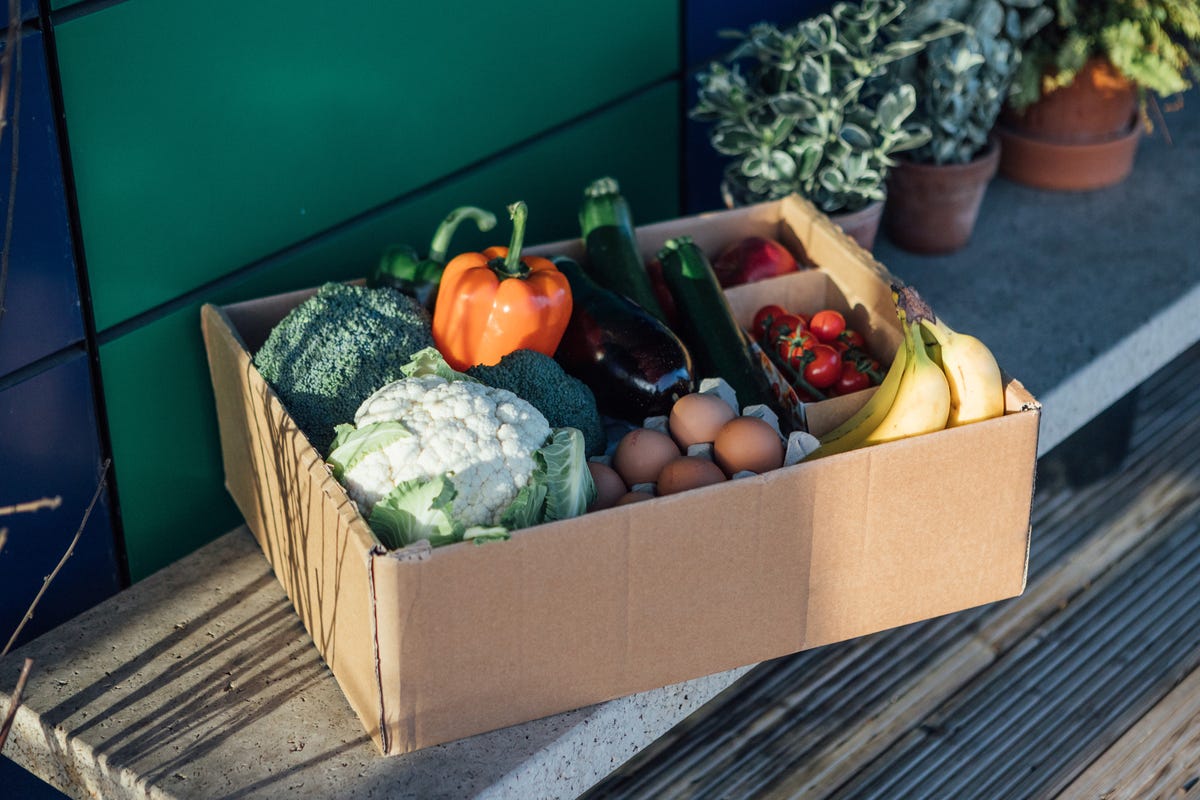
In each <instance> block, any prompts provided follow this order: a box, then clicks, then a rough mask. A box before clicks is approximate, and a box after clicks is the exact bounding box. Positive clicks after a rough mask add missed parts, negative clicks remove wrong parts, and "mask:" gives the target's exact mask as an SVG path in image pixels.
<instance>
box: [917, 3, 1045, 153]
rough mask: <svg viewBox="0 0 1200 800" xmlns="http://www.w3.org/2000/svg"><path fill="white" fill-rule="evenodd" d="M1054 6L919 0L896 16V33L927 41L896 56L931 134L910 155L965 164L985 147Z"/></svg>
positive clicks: (923, 122) (918, 109) (918, 114)
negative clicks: (1029, 45) (1030, 44)
mask: <svg viewBox="0 0 1200 800" xmlns="http://www.w3.org/2000/svg"><path fill="white" fill-rule="evenodd" d="M1052 16H1053V13H1052V12H1051V10H1050V9H1049V8H1047V7H1046V6H1045V3H1044V0H916V2H914V3H912V4H911V5H910V6H909V7H908V9H907V10H906V11H905V12H904V13H903V14H902V15H901V16H900V17H899V18H898V19H897V21H896V24H895V25H896V32H897V35H898V36H900V37H902V38H905V39H910V40H919V41H924V42H926V46H925V49H924V50H922V51H921V52H920V53H917V54H916V55H913V56H910V57H908V58H905V59H902V60H901V61H898V62H896V65H895V70H896V73H897V76H898V78H899V79H900V80H901V81H903V82H905V83H909V84H912V85H913V87H914V88H915V89H916V92H917V108H916V110H915V111H914V112H913V116H912V119H913V120H914V121H916V122H919V123H921V124H923V125H925V126H926V127H928V128H929V130H930V133H931V138H930V140H929V141H928V142H926V143H925V144H924V145H922V146H921V147H919V148H917V149H915V150H914V151H913V152H912V153H910V154H909V156H908V157H909V158H910V159H912V160H913V161H917V162H922V163H933V164H965V163H967V162H969V161H971V160H972V159H973V158H975V156H976V155H978V154H979V153H981V152H982V151H983V150H984V149H986V147H987V144H988V137H989V135H990V134H991V130H992V128H993V126H994V125H995V123H996V118H997V117H998V116H999V115H1000V109H1001V108H1002V107H1003V105H1004V102H1005V99H1006V98H1007V96H1008V94H1009V91H1010V89H1011V87H1012V84H1013V80H1014V77H1015V76H1016V74H1017V70H1018V68H1019V66H1020V64H1021V50H1022V47H1023V45H1024V44H1025V42H1026V41H1028V40H1029V39H1030V37H1032V36H1033V35H1034V34H1035V33H1037V32H1038V31H1039V30H1040V29H1041V28H1042V27H1043V26H1045V25H1046V24H1047V23H1048V22H1049V21H1050V19H1051V18H1052Z"/></svg>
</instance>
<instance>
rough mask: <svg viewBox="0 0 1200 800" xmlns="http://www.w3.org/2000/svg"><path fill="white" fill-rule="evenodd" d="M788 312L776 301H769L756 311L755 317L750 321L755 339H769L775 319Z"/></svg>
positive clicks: (761, 340) (762, 340) (751, 331)
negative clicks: (768, 335) (775, 302)
mask: <svg viewBox="0 0 1200 800" xmlns="http://www.w3.org/2000/svg"><path fill="white" fill-rule="evenodd" d="M787 313H788V312H787V309H785V308H784V307H783V306H777V305H775V304H774V303H769V304H767V305H765V306H763V307H762V308H760V309H759V310H758V311H755V312H754V319H753V320H752V321H751V322H750V333H751V334H753V336H754V339H755V341H758V342H765V341H767V333H768V332H769V331H770V330H771V328H773V327H774V326H775V321H776V320H778V319H779V318H780V317H782V316H783V315H784V314H787Z"/></svg>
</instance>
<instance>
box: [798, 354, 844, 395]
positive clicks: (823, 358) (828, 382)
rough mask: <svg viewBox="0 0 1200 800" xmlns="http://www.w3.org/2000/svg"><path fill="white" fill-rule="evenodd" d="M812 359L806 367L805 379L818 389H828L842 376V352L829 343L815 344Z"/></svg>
mask: <svg viewBox="0 0 1200 800" xmlns="http://www.w3.org/2000/svg"><path fill="white" fill-rule="evenodd" d="M809 352H811V353H812V358H811V360H809V361H808V363H807V364H806V365H805V367H804V379H805V380H806V381H808V382H809V383H811V384H812V385H813V386H815V387H816V388H818V389H828V388H829V387H830V386H833V385H834V384H835V383H837V381H838V378H840V377H841V376H842V354H841V353H839V352H838V351H837V350H836V349H834V348H833V347H831V346H830V345H827V344H814V345H813V346H812V348H811V350H810V351H809Z"/></svg>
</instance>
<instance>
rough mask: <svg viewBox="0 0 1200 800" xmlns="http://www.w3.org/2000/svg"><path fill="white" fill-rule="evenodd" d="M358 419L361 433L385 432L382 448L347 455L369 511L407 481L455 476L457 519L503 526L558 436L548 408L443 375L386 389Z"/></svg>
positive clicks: (349, 481)
mask: <svg viewBox="0 0 1200 800" xmlns="http://www.w3.org/2000/svg"><path fill="white" fill-rule="evenodd" d="M354 421H355V425H356V427H357V429H358V430H360V431H363V430H368V429H374V430H380V431H386V432H385V433H382V434H381V436H380V440H381V441H384V442H385V443H384V444H383V446H382V447H377V448H373V447H371V446H369V445H367V446H365V447H363V450H362V452H360V453H358V454H356V455H355V457H354V458H346V457H345V456H344V455H343V462H344V463H345V464H347V466H346V468H345V469H344V470H343V471H342V474H341V476H340V480H341V481H342V483H343V485H344V486H345V487H346V490H347V492H348V493H349V495H350V497H351V498H353V499H354V501H355V502H356V503H358V504H359V507H360V509H362V512H363V513H364V514H369V513H370V511H371V510H372V509H373V508H374V506H375V504H376V503H378V502H379V501H380V500H382V499H383V498H384V497H386V496H387V495H388V494H389V493H391V492H392V490H393V489H394V488H395V487H397V486H399V485H401V484H404V483H406V482H408V481H414V480H417V481H429V480H436V479H441V478H448V479H449V481H450V482H451V483H452V484H453V487H454V490H455V492H454V500H453V517H454V518H455V519H456V520H457V521H459V522H460V523H462V524H464V525H466V526H468V527H469V526H492V525H496V524H498V523H499V521H500V516H501V514H502V513H503V512H504V510H505V509H506V508H507V507H508V506H509V504H511V503H512V502H513V500H514V499H515V498H516V497H517V494H518V493H519V492H520V490H521V489H522V487H524V486H525V485H526V484H527V483H528V482H529V480H530V476H531V475H532V474H533V472H534V470H535V468H536V467H537V463H536V461H535V458H534V454H535V452H536V451H537V450H538V449H539V448H541V447H542V446H543V445H545V444H546V442H547V440H549V439H550V436H551V429H550V425H549V423H548V422H547V421H546V418H545V417H544V416H543V415H542V413H541V412H540V411H538V410H537V409H536V408H534V407H533V406H532V405H531V404H530V403H528V402H527V401H525V400H522V399H521V398H520V397H518V396H517V395H515V394H513V393H512V392H510V391H507V390H505V389H497V388H493V387H490V386H487V385H485V384H482V383H478V382H475V381H471V380H447V379H446V378H445V377H442V376H440V375H420V376H415V377H409V378H403V379H401V380H398V381H395V382H393V383H390V384H388V385H387V386H384V387H383V388H381V389H379V390H378V391H376V392H375V393H374V394H372V395H371V396H370V397H368V398H367V399H366V400H365V401H364V402H363V404H362V405H361V406H360V407H359V409H358V412H357V413H356V414H355V418H354ZM369 426H373V428H370V427H369ZM334 455H335V454H331V460H332V459H333V458H334Z"/></svg>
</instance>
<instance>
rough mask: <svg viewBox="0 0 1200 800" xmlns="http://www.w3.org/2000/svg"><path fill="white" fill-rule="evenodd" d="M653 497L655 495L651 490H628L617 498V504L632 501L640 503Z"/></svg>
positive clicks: (623, 504)
mask: <svg viewBox="0 0 1200 800" xmlns="http://www.w3.org/2000/svg"><path fill="white" fill-rule="evenodd" d="M653 499H654V495H652V494H650V493H649V492H628V493H626V494H623V495H621V497H620V498H619V499H618V500H617V502H616V505H619V506H627V505H629V504H630V503H640V502H642V501H643V500H653Z"/></svg>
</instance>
